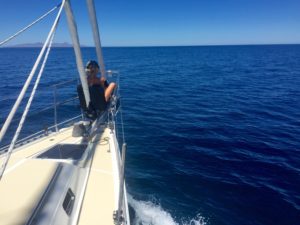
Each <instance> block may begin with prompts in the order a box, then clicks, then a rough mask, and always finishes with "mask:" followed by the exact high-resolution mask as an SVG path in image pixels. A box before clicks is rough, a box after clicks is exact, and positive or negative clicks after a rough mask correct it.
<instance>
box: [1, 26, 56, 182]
mask: <svg viewBox="0 0 300 225" xmlns="http://www.w3.org/2000/svg"><path fill="white" fill-rule="evenodd" d="M56 25H57V24H56ZM53 39H54V33H53V34H52V36H51V40H50V43H49V46H48V49H47V52H46V54H45V57H44V60H43V63H42V65H41V68H40V71H39V74H38V76H37V78H36V81H35V84H34V87H33V89H32V92H31V95H30V97H29V99H28V102H27V105H26V107H25V110H24V112H23V115H22V118H21V120H20V122H19V125H18V128H17V130H16V133H15V135H14V137H13V139H12V142H11V144H10V146H9V149H8V151H7V153H6V158H5V161H4V163H3V164H2V167H1V169H0V180H1V178H2V176H3V174H4V171H5V169H6V166H7V164H8V161H9V159H10V156H11V153H12V150H13V149H14V147H15V144H16V141H17V139H18V137H19V134H20V132H21V130H22V127H23V124H24V122H25V119H26V117H27V114H28V111H29V108H30V106H31V103H32V100H33V97H34V95H35V92H36V89H37V87H38V84H39V82H40V79H41V76H42V74H43V71H44V68H45V65H46V62H47V59H48V55H49V52H50V49H51V46H52V42H53Z"/></svg>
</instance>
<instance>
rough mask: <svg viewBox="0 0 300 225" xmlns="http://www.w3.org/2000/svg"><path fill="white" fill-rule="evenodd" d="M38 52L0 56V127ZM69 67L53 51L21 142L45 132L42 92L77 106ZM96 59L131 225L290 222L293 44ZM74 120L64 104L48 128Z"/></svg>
mask: <svg viewBox="0 0 300 225" xmlns="http://www.w3.org/2000/svg"><path fill="white" fill-rule="evenodd" d="M39 51H40V49H39V48H0V79H1V82H0V109H1V111H0V124H3V123H4V121H5V118H6V117H7V115H8V113H9V111H10V109H11V108H12V106H13V103H14V101H15V100H16V98H17V96H18V94H19V92H20V90H21V88H22V86H23V84H24V82H25V80H26V78H27V75H28V74H29V72H30V70H31V68H32V66H33V64H34V61H35V58H36V57H37V55H38V53H39ZM83 56H84V60H85V61H87V60H88V59H95V58H96V56H95V50H94V49H93V48H83ZM74 58H75V56H74V52H73V49H71V48H53V49H52V51H51V53H50V56H49V60H48V63H47V65H46V69H45V73H44V74H43V77H42V81H41V83H40V85H39V87H38V91H37V96H36V98H35V99H34V102H33V106H32V108H31V110H30V115H29V117H28V119H27V120H26V123H25V128H24V129H23V131H22V137H24V136H27V135H29V134H31V133H34V132H37V131H38V130H42V129H45V127H48V126H50V125H51V124H53V122H54V120H53V109H49V108H47V107H49V106H52V105H53V101H54V94H53V92H57V97H56V98H57V99H56V101H58V102H63V101H65V100H66V99H69V98H72V97H74V96H76V83H77V81H76V79H77V77H78V73H77V69H76V65H75V59H74ZM104 59H105V62H106V67H107V69H110V70H114V71H118V72H119V76H120V77H119V79H120V83H119V87H120V94H121V98H122V106H121V109H122V113H123V120H124V131H125V132H124V134H125V140H126V143H127V145H128V149H127V156H126V182H127V190H128V192H129V202H130V209H131V210H130V211H131V217H132V222H133V224H134V225H199V224H201V225H204V224H206V225H298V224H300V45H257V46H255V45H251V46H199V47H131V48H125V47H124V48H117V47H114V48H104ZM71 79H74V82H73V84H72V85H60V86H59V87H58V88H57V89H60V90H53V89H54V88H53V85H54V84H56V83H60V82H65V81H69V80H71ZM113 79H114V78H113V77H112V78H111V80H113ZM31 87H32V86H31ZM28 96H29V93H28V94H27V97H26V98H27V99H28ZM25 100H26V99H25ZM22 107H24V103H22V105H21V108H22ZM79 113H80V108H79V102H78V100H74V101H70V102H67V104H65V105H63V106H59V107H58V120H59V121H63V120H64V119H66V118H69V117H72V116H76V115H78V114H79ZM20 116H21V110H20V111H19V112H18V114H17V116H16V118H19V117H20ZM59 121H58V122H59ZM17 122H18V120H17V119H16V120H14V124H13V125H12V126H11V127H10V129H9V132H8V136H7V137H6V139H5V140H4V143H3V144H5V143H8V142H9V138H8V137H9V136H10V135H12V134H13V132H14V129H15V128H16V125H17ZM0 126H1V125H0ZM120 136H121V135H120Z"/></svg>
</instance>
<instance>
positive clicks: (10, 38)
mask: <svg viewBox="0 0 300 225" xmlns="http://www.w3.org/2000/svg"><path fill="white" fill-rule="evenodd" d="M60 5H61V3H60V4H58V5H57V6H55V7H54V8H53V9H51V10H50V11H48V12H47V13H45V14H44V15H42V16H41V17H40V18H38V19H36V20H35V21H33V22H32V23H31V24H29V25H28V26H26V27H24V28H23V29H21V30H20V31H18V32H17V33H15V34H14V35H12V36H10V37H9V38H7V39H5V40H4V41H2V42H0V46H1V45H4V44H5V43H7V42H9V41H10V40H12V39H13V38H15V37H16V36H18V35H19V34H21V33H23V32H24V31H25V30H27V29H28V28H30V27H32V26H33V25H34V24H36V23H37V22H39V21H40V20H42V19H44V18H45V17H46V16H48V15H49V14H50V13H52V12H53V11H54V10H56V9H57V8H59V7H60Z"/></svg>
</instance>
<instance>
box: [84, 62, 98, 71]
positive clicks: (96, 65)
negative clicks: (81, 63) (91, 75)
mask: <svg viewBox="0 0 300 225" xmlns="http://www.w3.org/2000/svg"><path fill="white" fill-rule="evenodd" d="M90 66H92V67H94V68H98V69H99V65H98V63H97V62H96V61H95V60H90V61H88V62H87V64H86V68H89V67H90Z"/></svg>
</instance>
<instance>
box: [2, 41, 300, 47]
mask: <svg viewBox="0 0 300 225" xmlns="http://www.w3.org/2000/svg"><path fill="white" fill-rule="evenodd" d="M34 44H37V43H24V44H16V45H10V46H1V47H0V48H41V47H42V45H41V46H40V45H38V46H34ZM60 44H62V43H60V42H58V43H53V46H52V48H73V45H72V44H70V43H65V42H64V44H67V45H66V46H55V45H60ZM27 45H28V46H27ZM30 45H33V46H30ZM257 45H300V43H256V44H253V43H252V44H249V43H248V44H191V45H105V46H102V47H103V48H151V47H210V46H211V47H213V46H216V47H217V46H257ZM81 47H82V48H95V46H92V45H84V44H83V45H82V46H81Z"/></svg>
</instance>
